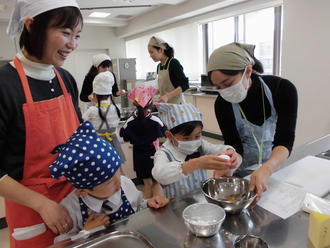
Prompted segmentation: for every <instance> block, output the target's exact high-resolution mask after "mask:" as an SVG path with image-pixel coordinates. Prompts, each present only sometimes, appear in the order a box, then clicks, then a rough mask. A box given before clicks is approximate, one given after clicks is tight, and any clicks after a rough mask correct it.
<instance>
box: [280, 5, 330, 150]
mask: <svg viewBox="0 0 330 248" xmlns="http://www.w3.org/2000/svg"><path fill="white" fill-rule="evenodd" d="M329 10H330V1H324V0H314V1H310V0H284V20H283V43H282V44H283V46H282V66H281V67H282V68H281V70H282V76H283V77H286V78H288V79H289V80H291V81H292V82H293V83H294V84H295V85H296V87H297V89H298V96H299V112H298V121H297V131H296V142H295V145H296V146H297V145H300V144H303V143H306V142H309V141H312V140H313V139H316V138H318V137H321V136H323V135H325V134H329V133H330V28H329V25H330V17H329Z"/></svg>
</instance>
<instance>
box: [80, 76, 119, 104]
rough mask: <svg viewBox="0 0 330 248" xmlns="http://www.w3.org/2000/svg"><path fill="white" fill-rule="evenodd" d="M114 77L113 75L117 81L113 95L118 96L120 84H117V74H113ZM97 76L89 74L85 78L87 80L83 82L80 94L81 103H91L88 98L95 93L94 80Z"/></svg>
mask: <svg viewBox="0 0 330 248" xmlns="http://www.w3.org/2000/svg"><path fill="white" fill-rule="evenodd" d="M111 73H112V72H111ZM112 75H113V78H114V79H115V83H114V85H113V86H112V95H113V96H117V92H118V84H117V80H116V76H115V74H113V73H112ZM95 76H96V75H95ZM95 76H92V75H88V74H87V75H86V76H85V79H84V82H83V85H82V88H81V92H80V100H81V101H83V102H90V100H89V99H88V96H89V95H90V94H92V93H93V80H94V78H95Z"/></svg>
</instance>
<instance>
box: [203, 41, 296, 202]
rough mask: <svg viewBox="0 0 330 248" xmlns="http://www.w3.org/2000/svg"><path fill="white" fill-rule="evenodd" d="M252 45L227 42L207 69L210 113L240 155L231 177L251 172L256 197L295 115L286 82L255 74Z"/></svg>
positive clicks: (258, 67) (288, 142)
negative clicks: (212, 92) (212, 96)
mask: <svg viewBox="0 0 330 248" xmlns="http://www.w3.org/2000/svg"><path fill="white" fill-rule="evenodd" d="M254 48H255V46H253V45H247V44H239V43H231V44H228V45H225V46H222V47H220V48H218V49H216V50H215V51H214V52H213V53H212V54H211V56H210V58H209V63H208V68H207V69H208V73H209V78H210V80H211V82H212V83H213V84H214V85H216V86H217V87H218V89H219V90H218V92H219V97H218V98H217V100H216V103H215V113H216V117H217V120H218V123H219V126H220V128H221V131H222V134H223V137H224V140H225V144H227V145H231V146H233V147H234V148H235V149H236V151H237V152H239V153H241V155H242V157H243V163H242V165H241V167H240V168H239V169H238V171H237V175H239V176H245V175H247V174H249V173H252V175H251V189H254V190H256V192H257V193H258V199H260V197H261V194H262V192H264V191H265V190H267V184H268V180H269V177H270V176H271V175H272V173H273V172H274V171H275V170H276V169H277V168H279V167H280V165H281V164H282V163H283V162H284V161H285V160H286V159H287V157H288V156H289V154H290V152H291V149H292V146H293V142H294V138H295V127H296V119H297V105H298V104H297V102H298V96H297V91H296V88H295V86H294V85H293V84H292V83H291V82H290V81H288V80H286V79H283V78H280V77H276V76H271V75H265V76H263V75H260V74H259V73H263V67H262V64H261V63H260V61H258V60H257V59H256V58H255V57H254Z"/></svg>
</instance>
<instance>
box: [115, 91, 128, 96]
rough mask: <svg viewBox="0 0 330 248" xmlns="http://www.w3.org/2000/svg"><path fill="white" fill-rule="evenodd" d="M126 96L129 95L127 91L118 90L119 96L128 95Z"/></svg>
mask: <svg viewBox="0 0 330 248" xmlns="http://www.w3.org/2000/svg"><path fill="white" fill-rule="evenodd" d="M126 94H127V92H126V90H118V91H117V93H116V95H117V96H123V95H126Z"/></svg>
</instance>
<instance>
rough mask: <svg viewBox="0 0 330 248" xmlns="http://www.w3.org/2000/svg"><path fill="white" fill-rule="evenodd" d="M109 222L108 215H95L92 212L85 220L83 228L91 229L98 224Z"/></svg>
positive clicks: (102, 224)
mask: <svg viewBox="0 0 330 248" xmlns="http://www.w3.org/2000/svg"><path fill="white" fill-rule="evenodd" d="M109 223H110V221H109V217H108V216H107V215H106V214H105V213H101V214H99V215H96V213H95V212H92V213H91V215H90V216H89V217H88V219H87V220H86V222H85V225H84V229H85V230H91V229H93V228H96V227H98V226H104V225H108V224H109Z"/></svg>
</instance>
